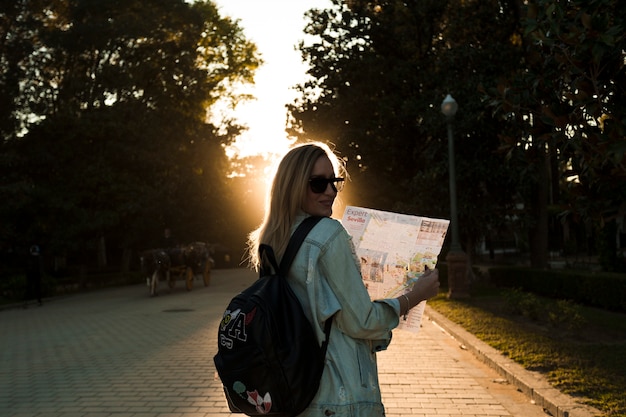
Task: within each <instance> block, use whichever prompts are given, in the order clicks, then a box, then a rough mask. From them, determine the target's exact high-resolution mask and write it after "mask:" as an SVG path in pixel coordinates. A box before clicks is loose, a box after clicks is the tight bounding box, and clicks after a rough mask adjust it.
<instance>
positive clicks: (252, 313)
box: [245, 307, 256, 326]
mask: <svg viewBox="0 0 626 417" xmlns="http://www.w3.org/2000/svg"><path fill="white" fill-rule="evenodd" d="M255 314H256V307H254V308H253V309H252V311H251V312H249V313H248V314H246V321H245V324H246V326H247V325H248V324H250V322H251V321H252V319H254V315H255Z"/></svg>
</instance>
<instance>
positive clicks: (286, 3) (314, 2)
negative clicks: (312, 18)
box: [213, 0, 330, 157]
mask: <svg viewBox="0 0 626 417" xmlns="http://www.w3.org/2000/svg"><path fill="white" fill-rule="evenodd" d="M213 2H214V3H215V4H216V5H217V7H218V9H219V10H220V15H222V16H230V17H231V18H233V19H235V20H239V25H240V26H241V27H242V28H243V30H244V33H245V35H246V37H247V38H248V39H249V40H251V41H252V42H254V43H255V44H256V45H257V48H258V50H259V52H260V54H261V58H262V59H263V61H264V64H263V65H262V66H261V67H259V69H258V70H257V72H256V76H255V85H254V86H250V87H249V88H246V89H245V90H244V92H246V93H250V94H252V95H254V96H255V97H256V98H257V99H256V100H254V101H250V102H248V103H243V104H240V105H239V106H238V107H237V108H236V109H235V117H236V118H237V119H238V120H239V122H240V123H242V124H245V125H247V126H248V127H249V130H248V131H247V132H246V133H244V134H243V135H242V136H241V137H240V138H239V139H238V140H237V141H236V142H235V145H234V146H233V148H232V149H230V150H229V154H230V156H234V155H235V154H237V155H238V156H240V157H243V156H250V155H258V154H266V153H275V154H283V153H284V152H285V151H286V149H287V148H288V147H289V145H290V143H289V141H288V139H287V137H286V134H285V121H286V118H287V113H286V109H285V105H286V104H288V103H292V102H293V101H294V99H295V98H296V92H295V91H293V90H292V87H293V86H295V85H296V84H298V83H300V82H302V81H303V80H304V79H305V75H306V69H307V67H306V66H305V65H304V63H302V62H301V57H300V52H299V51H297V50H296V49H295V47H296V45H297V43H298V42H299V41H300V40H301V39H303V38H304V33H303V29H304V26H305V20H304V13H305V11H307V10H309V9H311V8H326V7H329V5H330V0H265V1H262V0H213Z"/></svg>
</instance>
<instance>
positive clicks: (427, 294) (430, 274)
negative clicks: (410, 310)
mask: <svg viewBox="0 0 626 417" xmlns="http://www.w3.org/2000/svg"><path fill="white" fill-rule="evenodd" d="M438 293H439V270H437V269H436V268H435V269H428V268H426V271H425V272H424V274H422V276H421V277H419V278H418V279H417V282H416V283H415V285H413V288H412V289H411V291H410V292H409V294H408V296H409V298H410V299H411V301H413V302H414V303H415V305H417V304H419V303H420V302H422V301H424V300H428V299H429V298H433V297H434V296H436V295H437V294H438Z"/></svg>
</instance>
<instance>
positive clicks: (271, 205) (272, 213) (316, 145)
mask: <svg viewBox="0 0 626 417" xmlns="http://www.w3.org/2000/svg"><path fill="white" fill-rule="evenodd" d="M322 156H325V157H327V158H328V159H329V160H330V162H331V164H332V166H333V168H334V171H335V175H337V176H346V175H347V172H346V169H345V165H344V163H343V160H341V159H339V158H338V157H337V155H335V153H334V152H333V151H332V150H331V149H330V148H329V147H328V145H326V144H324V143H320V142H309V143H306V144H301V145H297V146H295V147H293V148H292V149H291V150H289V152H287V154H285V156H283V158H282V159H281V161H280V163H279V165H278V168H277V170H276V173H275V174H274V179H273V180H272V185H271V188H270V190H269V192H268V195H267V198H266V207H265V216H264V218H263V222H262V223H261V225H260V226H259V227H258V228H257V229H256V230H254V231H253V232H252V233H250V235H249V236H248V253H247V255H248V256H247V257H248V262H249V264H250V266H251V267H252V268H254V269H256V270H258V269H259V268H260V264H261V260H260V259H259V245H260V244H261V243H265V244H267V245H270V246H271V247H272V249H274V253H275V254H276V259H277V260H279V261H280V259H281V258H282V255H283V253H284V252H285V249H286V247H287V243H288V242H289V237H290V236H291V228H292V226H293V223H294V221H295V218H296V216H297V214H298V213H299V212H300V211H301V210H302V204H303V202H304V199H305V197H306V193H307V187H308V184H309V178H310V176H311V172H313V166H314V165H315V162H316V161H317V160H318V159H319V158H320V157H322Z"/></svg>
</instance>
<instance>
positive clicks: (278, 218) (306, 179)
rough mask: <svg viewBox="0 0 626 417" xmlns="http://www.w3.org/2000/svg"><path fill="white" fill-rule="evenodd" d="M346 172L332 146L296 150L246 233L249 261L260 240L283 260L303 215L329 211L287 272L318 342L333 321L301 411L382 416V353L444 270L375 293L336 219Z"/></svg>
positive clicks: (255, 258)
mask: <svg viewBox="0 0 626 417" xmlns="http://www.w3.org/2000/svg"><path fill="white" fill-rule="evenodd" d="M342 176H344V177H342ZM345 176H347V172H346V171H345V166H344V164H343V163H342V161H341V160H340V159H339V158H338V157H337V156H336V155H335V154H334V153H333V152H332V151H331V149H330V148H329V147H328V146H326V145H324V144H322V143H307V144H304V145H298V146H296V147H294V148H292V149H291V150H290V151H289V152H288V153H287V154H286V155H285V156H284V157H283V159H282V160H281V161H280V163H279V166H278V169H277V171H276V174H275V176H274V179H273V182H272V185H271V189H270V190H269V193H268V199H267V207H266V211H265V216H264V219H263V222H262V224H261V225H260V226H259V228H258V229H256V230H255V231H254V232H252V233H251V234H250V235H249V239H248V254H247V255H248V259H249V261H250V264H251V266H252V267H253V268H255V269H257V270H258V269H259V268H260V266H261V265H260V264H261V259H260V258H259V253H258V248H259V245H260V244H261V243H265V244H269V245H270V246H272V248H273V249H274V251H275V253H276V255H277V259H279V260H280V259H281V257H282V255H283V253H284V251H285V248H286V246H287V243H288V241H289V237H290V235H291V233H293V231H294V230H295V228H296V227H297V226H298V224H300V222H301V221H302V220H303V219H304V218H306V217H307V216H322V217H324V218H322V220H321V221H320V222H319V223H318V224H317V225H316V226H315V227H314V228H313V230H312V231H311V232H310V233H309V235H308V237H307V238H306V240H305V241H304V243H303V245H302V247H301V248H300V250H299V252H298V254H297V255H296V258H295V260H294V262H293V264H292V266H291V269H290V271H289V273H288V281H289V284H290V285H291V287H292V288H293V290H294V292H295V294H296V296H297V297H298V299H299V300H300V302H301V304H302V307H303V309H304V311H305V313H306V315H307V317H308V318H309V320H310V321H311V323H312V324H313V327H314V328H315V331H316V333H317V335H318V341H319V342H320V343H321V341H322V340H323V338H324V323H325V321H326V320H328V319H332V320H333V321H334V322H333V326H332V331H331V335H330V342H329V345H328V350H327V353H326V362H325V368H324V373H323V375H322V379H321V382H320V388H319V390H318V392H317V394H316V396H315V397H314V399H313V401H312V402H311V404H310V405H309V407H308V408H307V409H306V410H305V411H304V412H303V413H302V414H301V416H333V417H348V416H349V417H369V416H377V417H380V416H384V415H385V411H384V407H383V404H382V400H381V394H380V387H379V382H378V370H377V365H376V352H377V351H380V350H384V349H386V348H387V346H388V345H389V343H390V342H391V331H392V330H393V329H394V328H395V327H397V326H398V324H399V320H400V318H401V317H403V316H404V315H405V314H406V313H407V312H408V311H409V310H410V309H411V308H413V307H414V306H416V305H417V304H419V303H420V302H421V301H424V300H426V299H428V298H431V297H433V296H435V295H436V294H437V293H438V290H439V273H438V271H437V270H436V269H434V270H430V271H427V272H426V273H424V275H422V277H420V279H419V280H417V283H416V284H415V285H414V287H413V288H412V290H411V291H410V292H409V293H408V294H407V295H406V296H405V295H403V296H400V297H398V298H391V299H384V300H375V301H372V300H371V299H370V296H369V294H368V292H367V289H366V288H365V285H364V283H363V280H362V278H361V272H360V262H359V260H358V259H357V257H356V254H355V250H354V245H353V244H352V240H351V237H350V235H349V234H348V233H347V231H346V230H345V229H344V227H343V226H342V224H341V223H340V222H339V221H337V220H335V219H332V218H330V216H331V215H332V212H333V203H334V201H335V198H336V197H337V193H338V192H339V191H341V190H342V188H343V186H344V183H345V179H346V178H345ZM407 360H414V358H413V359H411V358H407Z"/></svg>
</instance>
